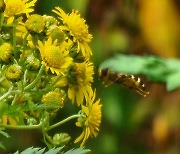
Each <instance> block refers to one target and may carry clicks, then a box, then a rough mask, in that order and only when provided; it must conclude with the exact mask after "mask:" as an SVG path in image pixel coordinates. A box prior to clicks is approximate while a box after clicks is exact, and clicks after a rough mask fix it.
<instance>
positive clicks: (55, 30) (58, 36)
mask: <svg viewBox="0 0 180 154" xmlns="http://www.w3.org/2000/svg"><path fill="white" fill-rule="evenodd" d="M48 34H49V36H51V38H52V40H53V41H55V40H57V41H58V43H59V44H60V43H62V42H63V41H64V40H65V36H64V33H63V31H62V30H61V29H60V28H59V27H57V26H51V27H50V28H49V30H48Z"/></svg>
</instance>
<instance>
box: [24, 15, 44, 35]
mask: <svg viewBox="0 0 180 154" xmlns="http://www.w3.org/2000/svg"><path fill="white" fill-rule="evenodd" d="M25 26H26V28H27V29H28V30H29V31H30V32H35V33H41V32H42V31H43V30H44V28H45V20H44V18H43V16H40V15H38V14H33V15H31V16H30V17H29V18H28V19H27V20H26V22H25Z"/></svg>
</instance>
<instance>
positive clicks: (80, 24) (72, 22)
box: [53, 7, 92, 57]
mask: <svg viewBox="0 0 180 154" xmlns="http://www.w3.org/2000/svg"><path fill="white" fill-rule="evenodd" d="M53 12H54V13H56V14H57V15H59V19H60V20H62V21H63V23H64V26H62V29H63V30H66V31H69V32H70V35H71V36H73V41H74V42H77V46H78V52H79V51H81V52H82V54H83V56H84V57H90V56H91V55H92V51H91V48H90V47H89V45H88V43H89V42H90V41H91V39H92V35H91V34H89V32H88V26H87V25H86V24H85V20H84V19H83V18H81V17H80V14H79V12H78V11H74V10H73V11H72V13H71V14H66V13H65V12H64V11H63V10H62V9H61V8H59V7H55V10H53Z"/></svg>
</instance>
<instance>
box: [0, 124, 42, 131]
mask: <svg viewBox="0 0 180 154" xmlns="http://www.w3.org/2000/svg"><path fill="white" fill-rule="evenodd" d="M41 126H42V124H41V123H40V124H38V125H30V126H26V125H25V126H18V125H17V126H14V125H3V124H0V127H3V128H7V129H15V130H22V129H26V130H30V129H41Z"/></svg>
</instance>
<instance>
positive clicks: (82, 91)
mask: <svg viewBox="0 0 180 154" xmlns="http://www.w3.org/2000/svg"><path fill="white" fill-rule="evenodd" d="M93 74H94V71H93V64H92V63H90V62H88V61H86V62H83V63H75V64H74V66H73V67H72V68H71V69H70V71H69V76H68V84H69V88H68V97H69V99H71V100H72V102H73V103H74V101H75V99H76V102H77V105H78V106H80V105H81V104H83V100H84V97H85V99H87V98H88V95H92V93H93V91H92V88H91V83H92V82H93Z"/></svg>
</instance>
